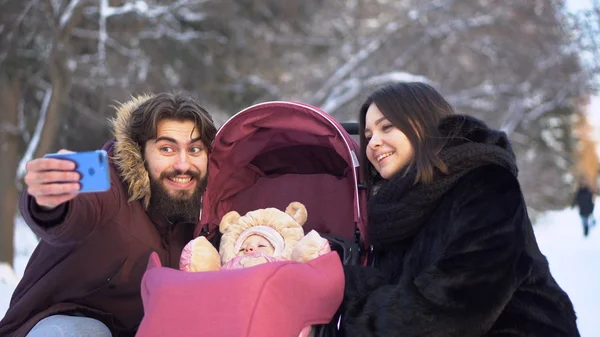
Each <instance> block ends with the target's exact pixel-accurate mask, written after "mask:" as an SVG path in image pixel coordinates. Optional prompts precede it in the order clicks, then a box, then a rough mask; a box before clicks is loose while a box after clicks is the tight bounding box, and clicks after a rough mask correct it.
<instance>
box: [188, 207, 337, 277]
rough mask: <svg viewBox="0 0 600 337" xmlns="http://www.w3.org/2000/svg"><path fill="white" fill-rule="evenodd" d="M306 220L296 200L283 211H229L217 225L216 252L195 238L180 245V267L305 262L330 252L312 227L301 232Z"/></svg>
mask: <svg viewBox="0 0 600 337" xmlns="http://www.w3.org/2000/svg"><path fill="white" fill-rule="evenodd" d="M306 219H307V212H306V208H305V207H304V205H303V204H301V203H299V202H292V203H290V204H289V205H288V207H287V208H286V211H285V213H284V212H282V211H280V210H278V209H276V208H266V209H259V210H255V211H251V212H248V213H247V214H246V215H245V216H243V217H242V216H240V215H239V213H237V212H235V211H231V212H229V213H227V214H225V216H223V219H222V220H221V223H220V225H219V230H220V232H221V233H223V236H222V237H221V244H220V246H219V252H217V251H216V249H215V248H214V247H213V246H212V245H211V244H210V243H209V242H208V241H207V240H206V238H204V237H198V238H196V239H194V240H192V241H191V242H190V243H188V244H187V245H186V247H185V248H184V250H183V253H182V256H181V260H180V269H181V270H183V271H214V270H219V269H235V268H245V267H251V266H255V265H258V264H262V263H265V262H274V261H286V260H293V261H297V262H307V261H310V260H312V259H314V258H316V257H318V256H321V255H323V254H325V253H328V252H330V251H331V248H330V246H329V242H328V241H327V240H326V239H324V238H322V237H321V236H320V235H319V234H318V233H317V232H315V231H314V230H313V231H311V232H310V233H308V234H307V235H304V230H303V229H302V225H304V223H305V222H306ZM219 260H220V264H219Z"/></svg>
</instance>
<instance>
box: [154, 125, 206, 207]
mask: <svg viewBox="0 0 600 337" xmlns="http://www.w3.org/2000/svg"><path fill="white" fill-rule="evenodd" d="M156 133H157V135H156V139H151V140H148V141H147V142H146V146H145V149H144V157H145V158H144V159H145V161H146V167H147V169H148V174H149V175H150V185H151V191H152V197H151V200H150V202H151V204H152V205H151V206H153V207H158V208H161V209H162V210H163V211H164V212H165V213H166V214H165V215H167V216H174V215H178V216H190V215H192V214H195V215H196V216H197V214H198V212H199V211H200V209H199V208H200V197H201V196H202V193H203V192H204V189H205V185H206V170H207V162H208V153H207V149H206V147H205V146H204V144H203V143H202V141H201V140H200V133H199V131H198V129H197V128H196V127H195V124H194V122H193V121H176V120H170V119H165V120H162V121H160V122H159V123H158V125H157V132H156ZM194 208H196V209H194ZM182 213H184V214H182ZM189 213H192V214H189Z"/></svg>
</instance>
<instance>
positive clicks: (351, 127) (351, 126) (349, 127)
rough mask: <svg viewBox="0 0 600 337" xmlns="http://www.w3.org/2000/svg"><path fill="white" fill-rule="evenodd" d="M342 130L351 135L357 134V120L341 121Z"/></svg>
mask: <svg viewBox="0 0 600 337" xmlns="http://www.w3.org/2000/svg"><path fill="white" fill-rule="evenodd" d="M340 124H342V126H343V127H344V130H346V132H348V133H349V134H351V135H358V122H341V123H340Z"/></svg>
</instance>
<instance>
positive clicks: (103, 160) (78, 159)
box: [44, 150, 110, 193]
mask: <svg viewBox="0 0 600 337" xmlns="http://www.w3.org/2000/svg"><path fill="white" fill-rule="evenodd" d="M44 158H56V159H65V160H70V161H72V162H74V163H75V165H77V167H76V168H75V170H76V171H77V172H79V174H80V175H81V179H79V183H80V184H81V189H80V190H79V193H86V192H104V191H107V190H108V189H109V188H110V170H109V166H108V165H109V164H108V155H107V154H106V151H104V150H96V151H88V152H73V153H49V154H47V155H45V156H44Z"/></svg>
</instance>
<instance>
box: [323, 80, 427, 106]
mask: <svg viewBox="0 0 600 337" xmlns="http://www.w3.org/2000/svg"><path fill="white" fill-rule="evenodd" d="M393 82H424V83H428V84H431V85H435V84H434V83H433V82H432V81H431V80H429V79H428V78H426V77H424V76H421V75H415V74H411V73H407V72H401V71H395V72H389V73H384V74H380V75H375V76H371V77H369V78H366V79H364V80H362V79H357V78H350V79H348V80H345V81H343V82H342V83H340V84H339V85H338V86H336V87H335V88H334V89H333V90H332V91H331V93H330V94H329V95H328V96H327V99H326V100H325V102H324V103H323V104H322V105H321V106H320V108H321V110H323V111H325V112H327V113H329V114H332V115H333V114H334V113H335V112H336V111H337V110H338V109H339V108H340V107H342V106H343V105H344V104H346V103H348V102H350V101H351V100H353V99H355V98H356V97H358V95H360V94H361V92H362V90H364V89H365V88H372V87H377V86H381V85H385V84H388V83H393Z"/></svg>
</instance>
